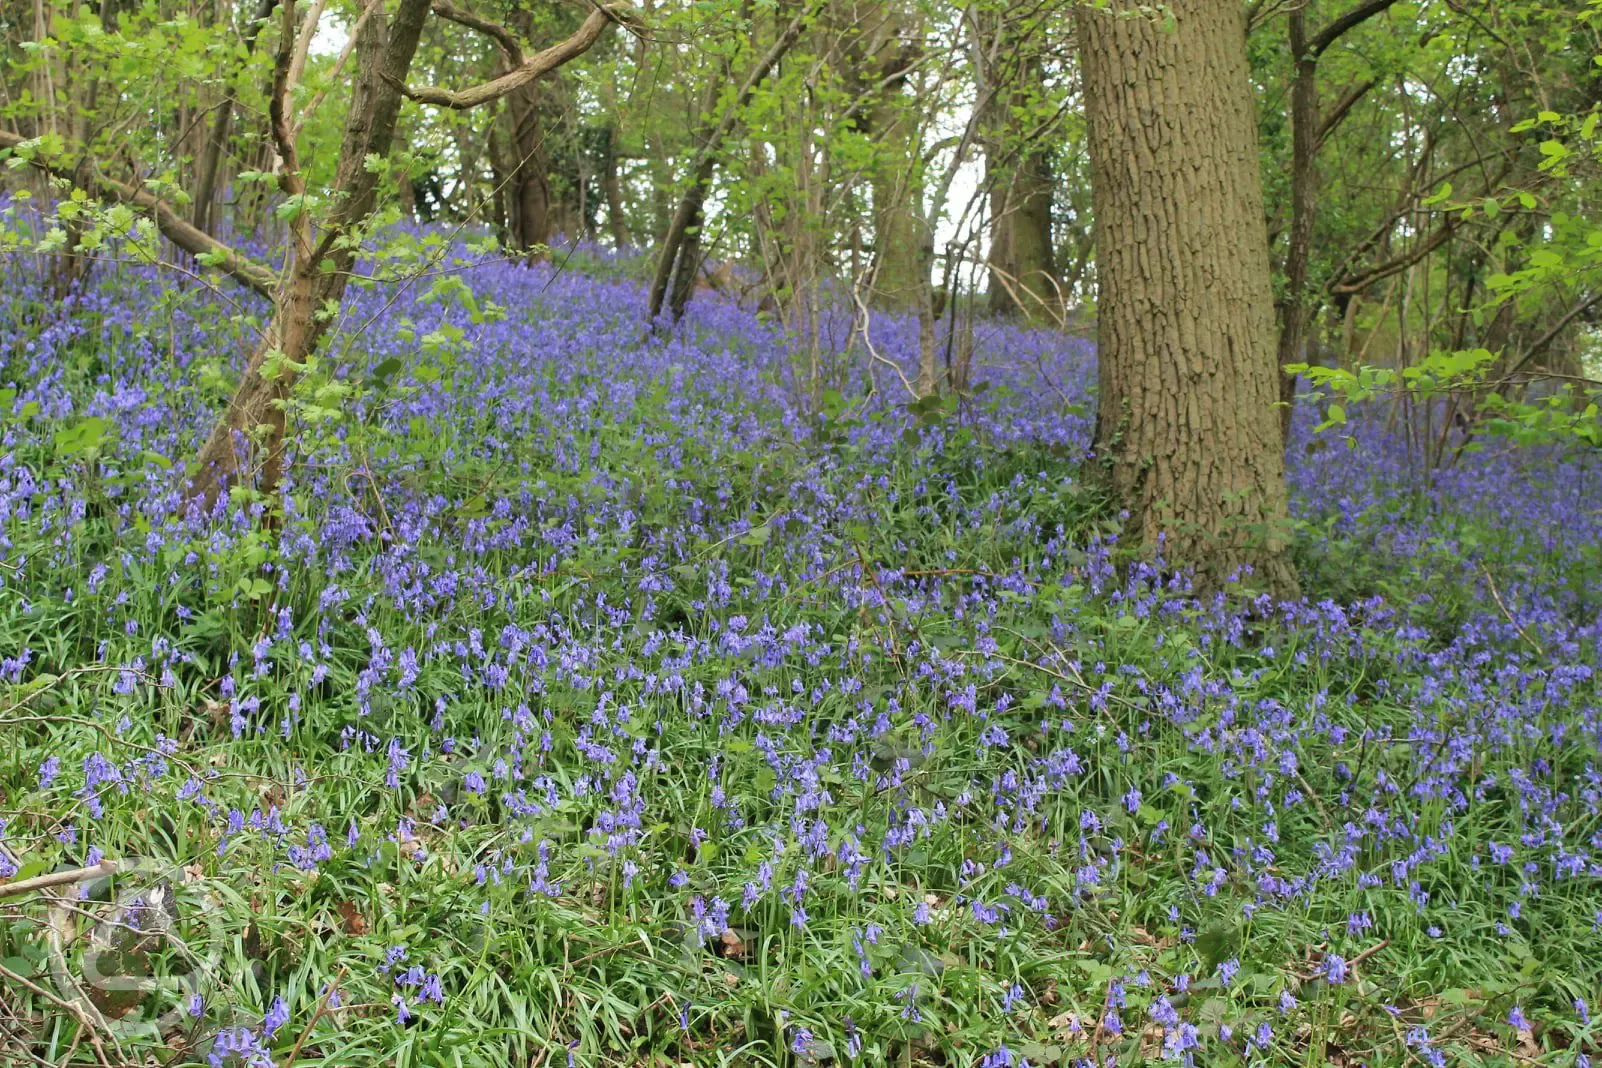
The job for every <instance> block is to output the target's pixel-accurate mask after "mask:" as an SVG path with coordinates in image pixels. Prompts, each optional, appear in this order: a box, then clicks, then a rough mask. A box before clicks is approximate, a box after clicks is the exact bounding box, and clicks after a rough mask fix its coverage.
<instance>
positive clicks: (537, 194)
mask: <svg viewBox="0 0 1602 1068" xmlns="http://www.w3.org/2000/svg"><path fill="white" fill-rule="evenodd" d="M506 111H507V115H508V116H509V117H510V119H511V127H512V137H511V146H512V158H511V160H510V161H509V162H510V164H511V167H512V180H511V184H510V188H509V189H508V190H507V192H508V198H509V200H510V201H511V204H512V210H511V212H510V215H511V223H512V247H513V248H514V249H515V250H516V251H517V252H519V253H521V254H522V255H523V256H525V257H531V256H534V255H536V254H537V253H538V252H539V250H541V249H542V248H544V247H546V246H548V245H549V244H550V243H551V187H550V183H549V179H548V178H547V176H546V171H547V160H546V157H545V132H544V129H543V127H542V124H541V122H540V90H539V86H538V85H537V84H536V83H534V82H528V83H526V84H524V85H520V86H518V87H517V88H516V89H513V90H512V91H511V92H510V93H509V94H507V97H506Z"/></svg>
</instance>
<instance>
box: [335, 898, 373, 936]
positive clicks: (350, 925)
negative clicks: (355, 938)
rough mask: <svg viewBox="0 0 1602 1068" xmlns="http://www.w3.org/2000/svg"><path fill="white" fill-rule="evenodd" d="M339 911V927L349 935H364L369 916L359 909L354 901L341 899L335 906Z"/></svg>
mask: <svg viewBox="0 0 1602 1068" xmlns="http://www.w3.org/2000/svg"><path fill="white" fill-rule="evenodd" d="M334 907H335V908H336V909H337V910H338V911H339V927H340V930H342V931H344V932H345V933H346V934H348V935H364V934H366V933H367V917H365V916H363V915H362V914H361V913H360V912H359V911H357V908H356V903H355V902H353V901H341V902H340V903H339V904H338V905H336V906H334Z"/></svg>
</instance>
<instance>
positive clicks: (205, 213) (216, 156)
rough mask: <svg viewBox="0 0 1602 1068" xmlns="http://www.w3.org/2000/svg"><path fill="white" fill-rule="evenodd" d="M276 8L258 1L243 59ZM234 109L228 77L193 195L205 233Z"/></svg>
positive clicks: (269, 0) (271, 2)
mask: <svg viewBox="0 0 1602 1068" xmlns="http://www.w3.org/2000/svg"><path fill="white" fill-rule="evenodd" d="M277 5H278V0H259V3H258V4H257V5H256V10H255V13H254V14H253V15H252V16H251V19H250V23H249V24H248V25H247V26H246V27H245V33H244V39H245V40H244V43H245V55H246V56H249V55H250V54H251V53H252V52H254V51H255V50H256V38H257V37H259V36H261V28H262V26H264V25H265V24H266V22H267V20H268V19H269V18H271V17H272V14H273V8H274V7H276V6H277ZM234 106H235V100H234V88H233V80H232V78H231V77H230V79H229V82H228V87H227V89H225V90H224V91H223V98H222V102H221V103H220V104H218V105H217V114H216V116H214V117H213V118H212V121H211V136H209V137H207V138H206V147H205V149H204V150H202V152H201V156H200V166H199V168H198V178H197V179H196V182H195V191H194V194H193V196H194V223H195V226H196V227H197V228H199V229H200V230H203V231H205V232H206V233H208V234H209V233H211V232H212V226H213V222H214V219H213V213H214V212H215V211H216V201H217V177H218V175H219V174H220V173H221V172H222V160H223V155H224V154H225V153H226V152H227V149H228V138H229V136H230V135H231V134H232V132H233V122H234Z"/></svg>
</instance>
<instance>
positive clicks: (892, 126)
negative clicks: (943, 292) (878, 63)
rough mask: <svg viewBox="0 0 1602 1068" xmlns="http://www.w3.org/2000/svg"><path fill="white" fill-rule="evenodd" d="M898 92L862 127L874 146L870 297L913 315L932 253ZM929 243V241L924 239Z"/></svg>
mask: <svg viewBox="0 0 1602 1068" xmlns="http://www.w3.org/2000/svg"><path fill="white" fill-rule="evenodd" d="M902 97H903V94H902V92H901V89H900V87H899V86H897V87H896V88H895V90H894V93H893V95H887V96H886V98H885V99H884V100H883V101H882V102H880V103H877V104H875V105H874V106H873V107H872V108H870V109H869V111H868V117H867V126H868V129H869V130H870V131H871V135H872V137H873V138H874V140H875V142H876V143H877V149H876V151H875V158H874V160H873V163H872V168H873V169H872V173H871V174H870V176H869V188H870V190H871V193H872V197H873V251H874V261H875V262H874V273H873V278H874V282H873V295H874V298H875V303H877V304H879V305H880V306H881V307H885V308H891V309H896V310H902V311H906V310H913V309H918V308H919V307H920V305H921V304H922V303H923V301H924V291H925V290H926V289H928V288H929V278H930V274H929V272H930V271H931V270H932V263H931V261H932V258H933V256H932V250H931V251H930V254H929V255H926V254H925V249H924V244H925V236H926V235H924V234H923V232H922V231H923V230H924V227H923V225H922V223H923V219H922V214H923V213H922V212H921V211H920V210H919V208H920V207H921V205H920V204H919V201H920V200H922V198H923V188H922V183H921V182H920V181H919V172H920V171H921V169H922V168H921V167H920V166H919V163H920V160H919V159H918V154H919V151H920V146H919V144H918V140H919V139H918V136H917V126H918V120H917V116H916V114H914V113H913V110H912V108H911V106H910V101H906V100H903V99H902ZM929 240H930V242H931V243H932V240H933V239H932V238H930V239H929Z"/></svg>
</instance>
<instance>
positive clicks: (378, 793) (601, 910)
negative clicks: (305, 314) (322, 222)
mask: <svg viewBox="0 0 1602 1068" xmlns="http://www.w3.org/2000/svg"><path fill="white" fill-rule="evenodd" d="M429 240H430V239H426V238H419V239H418V243H417V248H419V249H424V248H428V247H433V248H438V247H439V245H438V242H437V241H435V242H434V244H433V245H429ZM418 254H419V255H421V253H418ZM639 274H640V265H639V263H637V262H634V261H630V260H627V259H614V258H611V257H609V256H607V255H606V254H603V253H600V252H585V253H582V254H579V255H576V256H574V257H572V258H571V259H570V260H567V261H565V262H563V263H562V264H560V265H559V267H551V266H536V267H521V266H508V265H506V264H504V263H498V262H497V263H489V262H480V261H477V260H473V259H472V257H471V256H469V255H468V254H467V253H461V254H460V262H458V260H457V259H449V260H447V261H445V262H444V263H443V264H442V265H439V266H437V267H436V268H435V269H434V270H432V271H430V272H426V273H424V274H423V276H421V277H417V278H415V279H414V280H413V281H411V282H409V283H407V284H404V285H400V284H391V285H383V286H372V287H369V288H365V289H362V290H360V291H359V292H355V293H354V294H353V296H352V298H351V299H350V300H349V302H348V304H347V308H346V311H345V314H344V317H343V319H342V321H341V328H340V332H339V333H338V335H337V337H336V338H335V341H334V343H333V344H332V345H331V346H330V347H329V351H328V353H327V354H326V355H325V358H324V363H323V364H322V365H320V366H313V367H310V368H308V369H307V377H306V382H305V384H304V386H303V388H302V390H301V396H300V399H299V400H298V401H297V411H296V422H297V425H298V426H299V427H300V428H301V431H302V439H301V441H300V443H299V444H298V445H297V446H296V449H295V451H294V453H293V455H292V463H291V468H290V478H291V484H290V486H289V487H288V495H287V498H286V502H285V505H284V510H283V516H282V518H281V520H279V521H278V522H277V523H276V524H275V523H271V522H268V523H264V522H261V521H260V514H261V512H262V508H263V504H262V502H261V501H259V500H255V499H253V497H252V495H251V494H250V493H238V494H235V495H233V496H232V497H231V498H227V499H224V500H223V501H221V502H220V503H219V505H218V507H217V508H216V509H215V510H214V512H213V513H211V514H200V513H199V512H198V511H196V510H193V509H189V508H186V506H185V504H184V500H183V494H182V486H183V464H184V460H185V458H186V457H191V456H193V454H194V451H195V449H196V446H197V444H198V442H199V441H200V440H201V438H202V436H203V434H204V432H205V431H206V429H207V428H208V426H209V425H210V423H211V421H212V420H213V419H215V417H216V415H217V412H218V411H219V410H220V406H221V404H222V403H223V401H224V399H225V397H226V395H227V390H228V388H229V386H230V385H231V381H230V379H231V376H232V375H233V374H234V373H235V370H236V369H237V367H238V365H239V362H240V360H241V358H242V354H243V353H244V352H245V351H246V350H247V349H248V347H249V345H250V343H251V339H252V337H253V336H254V332H255V331H256V330H257V329H259V328H260V325H261V314H262V311H263V309H262V308H261V307H259V306H254V305H252V304H250V302H249V299H248V298H247V297H244V296H242V295H240V294H238V293H237V292H228V293H218V292H217V291H215V290H213V289H210V288H207V287H205V286H202V285H199V284H197V283H196V282H195V281H193V280H192V279H185V278H183V277H175V276H174V275H172V274H171V273H165V274H160V273H157V272H155V271H151V270H146V269H144V268H139V267H136V266H131V265H128V264H116V263H108V264H102V265H100V266H99V267H97V269H96V271H95V273H94V274H93V275H92V277H91V279H90V281H89V282H88V283H87V284H86V285H84V286H83V287H82V288H80V289H79V290H78V291H76V292H75V293H74V294H73V295H71V296H70V297H68V298H67V299H66V300H64V301H60V300H57V299H56V298H55V296H54V295H53V294H52V293H51V291H50V288H49V283H48V280H47V278H46V276H45V272H44V269H43V267H42V266H41V265H39V264H36V263H31V262H27V261H22V260H18V261H14V262H11V263H8V266H7V273H6V275H5V281H4V283H3V285H0V322H3V323H4V327H5V329H4V331H3V334H0V337H3V341H0V387H3V389H4V391H3V392H0V412H3V423H0V426H3V446H0V738H3V740H4V745H3V746H0V817H3V820H4V824H3V830H0V847H3V853H0V876H5V877H10V878H23V877H27V876H31V875H37V874H40V873H43V872H50V871H55V870H57V869H66V868H75V867H79V866H85V865H92V864H95V863H97V862H98V861H100V860H101V859H103V858H109V859H112V860H114V861H117V862H119V863H121V864H122V865H123V866H124V868H125V869H126V870H127V874H126V875H120V876H117V877H115V878H112V879H104V878H102V879H95V880H86V881H83V882H81V883H78V884H75V885H71V886H67V887H64V888H60V889H57V890H52V891H48V892H42V893H39V894H34V895H31V896H25V897H24V896H13V897H11V898H5V899H0V906H3V908H0V918H3V926H0V967H3V969H4V972H3V973H0V1022H3V1024H4V1026H0V1036H3V1038H0V1042H3V1043H4V1045H3V1046H0V1061H3V1062H4V1063H7V1064H23V1063H34V1061H33V1060H32V1058H39V1059H42V1060H44V1061H45V1062H48V1063H50V1064H57V1063H65V1062H70V1061H73V1060H74V1059H76V1060H77V1061H79V1062H82V1063H95V1062H96V1060H97V1059H99V1058H101V1057H102V1056H103V1057H104V1058H105V1060H106V1062H107V1063H119V1061H120V1062H122V1063H138V1064H147V1063H149V1064H158V1063H159V1064H207V1063H209V1064H212V1065H219V1066H229V1065H256V1066H274V1065H285V1064H289V1063H291V1061H293V1063H296V1064H307V1065H315V1064H321V1065H369V1064H372V1065H377V1064H397V1065H447V1064H449V1065H486V1066H490V1065H494V1066H502V1065H520V1066H521V1065H540V1066H560V1065H563V1064H571V1065H586V1066H587V1065H596V1066H600V1065H658V1064H660V1065H684V1064H690V1065H720V1064H721V1065H821V1064H837V1065H845V1064H861V1065H982V1066H985V1068H997V1066H1007V1065H1023V1064H1026V1063H1027V1064H1030V1065H1035V1066H1048V1065H1112V1064H1114V1063H1117V1064H1126V1065H1127V1064H1134V1063H1141V1062H1144V1061H1159V1060H1172V1061H1177V1062H1182V1063H1197V1064H1208V1065H1228V1064H1252V1063H1260V1064H1288V1063H1300V1064H1307V1065H1316V1064H1326V1063H1328V1064H1337V1065H1347V1064H1350V1065H1355V1064H1370V1065H1401V1064H1426V1065H1442V1064H1457V1063H1485V1064H1509V1065H1512V1064H1521V1065H1528V1064H1537V1063H1539V1064H1548V1065H1563V1066H1567V1065H1584V1064H1587V1063H1589V1061H1588V1059H1587V1058H1588V1055H1589V1057H1591V1058H1596V1057H1597V1056H1598V1055H1599V1051H1602V1023H1599V1022H1597V1021H1594V1020H1593V1017H1592V1015H1591V1013H1592V1010H1591V1008H1590V1006H1593V1005H1597V1006H1599V1011H1602V766H1599V764H1602V762H1599V758H1598V751H1599V747H1602V702H1599V698H1598V692H1597V677H1596V670H1597V666H1598V662H1599V659H1602V627H1599V625H1598V612H1599V608H1602V555H1599V554H1602V548H1599V546H1602V471H1599V470H1598V465H1597V464H1596V463H1593V462H1591V461H1590V460H1589V458H1587V457H1585V456H1581V455H1573V454H1565V453H1562V452H1558V451H1552V450H1545V451H1543V450H1532V449H1524V450H1520V449H1515V448H1512V447H1510V446H1506V445H1503V444H1500V443H1497V442H1494V441H1492V442H1488V443H1487V444H1486V447H1485V448H1484V449H1482V450H1481V451H1478V452H1472V453H1469V454H1466V455H1464V456H1462V457H1461V458H1460V459H1459V460H1458V461H1457V462H1456V463H1455V464H1453V465H1451V466H1450V467H1448V468H1447V469H1445V470H1442V471H1434V472H1429V471H1424V470H1423V469H1422V468H1421V466H1420V464H1419V463H1418V460H1417V453H1418V450H1416V449H1413V448H1411V447H1410V445H1409V442H1408V437H1407V435H1406V433H1405V432H1404V428H1402V427H1401V426H1400V425H1398V424H1397V423H1396V422H1395V421H1394V420H1390V419H1387V418H1386V417H1385V413H1383V412H1381V413H1376V416H1375V417H1374V418H1372V419H1368V420H1364V419H1362V418H1355V419H1354V422H1353V423H1352V424H1351V426H1352V429H1351V430H1350V431H1349V432H1348V431H1343V432H1342V434H1343V435H1344V434H1346V433H1349V434H1350V436H1349V437H1346V436H1337V437H1329V438H1327V439H1325V438H1322V437H1316V436H1313V435H1311V434H1310V433H1308V432H1306V431H1303V432H1300V433H1298V435H1297V439H1296V442H1295V444H1294V445H1293V448H1292V452H1291V456H1292V460H1291V467H1292V470H1291V480H1292V485H1293V494H1294V505H1293V507H1294V511H1295V515H1296V523H1297V532H1296V539H1297V554H1298V563H1299V564H1300V566H1301V570H1302V575H1303V580H1304V585H1305V590H1306V596H1305V598H1304V599H1303V600H1301V601H1299V602H1297V603H1279V604H1276V603H1271V602H1269V601H1268V600H1266V599H1262V598H1254V597H1252V596H1250V595H1249V594H1246V593H1244V592H1242V591H1234V592H1232V593H1228V594H1218V595H1208V596H1198V595H1196V594H1194V593H1193V592H1192V591H1191V589H1190V587H1189V585H1188V583H1187V581H1186V580H1185V578H1184V577H1183V576H1182V575H1181V576H1175V575H1174V574H1173V573H1172V572H1170V571H1167V570H1158V569H1154V568H1149V567H1142V566H1135V567H1133V568H1132V569H1131V568H1125V567H1122V566H1120V562H1119V558H1118V556H1117V553H1116V546H1115V544H1114V535H1113V532H1114V531H1115V530H1116V529H1117V526H1118V524H1117V517H1116V516H1110V515H1108V514H1107V511H1106V508H1105V507H1104V504H1103V502H1102V501H1101V500H1100V499H1099V497H1098V495H1097V493H1096V491H1095V490H1094V488H1093V481H1087V480H1086V479H1085V477H1084V475H1085V472H1084V470H1083V468H1082V465H1083V461H1084V452H1085V449H1086V446H1087V443H1088V439H1089V433H1090V418H1091V415H1090V413H1091V410H1092V408H1093V400H1092V399H1091V397H1090V395H1089V390H1090V387H1091V385H1092V383H1093V381H1094V378H1095V375H1094V352H1093V349H1092V348H1091V346H1090V345H1088V344H1087V343H1086V342H1084V341H1082V340H1078V339H1073V338H1067V337H1064V336H1061V335H1058V334H1052V333H1047V332H1033V331H1027V330H1022V329H1018V328H1014V327H1010V326H1003V325H999V324H984V323H981V324H980V325H979V327H978V329H977V335H976V343H975V345H976V348H975V364H976V368H977V369H976V371H975V376H976V378H977V379H979V380H980V382H981V383H982V385H983V386H984V387H985V388H984V389H983V391H982V392H976V393H975V395H974V396H973V397H972V398H970V399H968V400H966V401H964V402H963V403H961V404H960V405H956V406H951V405H945V406H941V405H926V406H923V407H921V408H918V409H909V407H908V406H907V405H906V404H905V393H904V391H903V390H902V389H901V386H900V384H899V383H898V382H896V380H895V376H894V375H893V374H888V373H886V369H885V367H884V366H883V363H882V362H880V361H879V360H870V359H868V358H866V357H864V356H862V355H860V353H859V354H857V355H849V356H847V355H835V356H831V357H829V358H828V359H827V360H826V361H825V366H824V372H825V373H824V375H823V378H824V379H825V382H824V384H825V385H826V386H830V387H831V388H826V389H819V390H815V391H812V393H811V399H810V400H809V401H808V402H807V403H800V402H799V401H798V399H797V398H798V397H799V396H801V395H803V394H806V393H807V392H808V391H807V390H804V389H801V388H799V387H798V384H799V383H803V382H807V381H810V380H811V375H812V371H811V370H810V368H803V367H802V366H801V364H802V362H803V357H802V355H801V352H800V347H799V346H794V345H789V344H787V343H786V339H785V338H784V337H783V336H782V335H781V334H780V333H779V332H778V330H777V329H776V328H775V327H774V326H773V325H771V324H769V323H766V322H764V321H762V320H761V319H759V317H758V316H756V315H755V314H754V313H752V312H750V311H747V310H744V309H742V308H741V307H739V306H738V305H737V304H736V303H734V302H732V301H727V300H724V299H721V298H717V297H710V296H703V297H700V298H698V299H697V300H696V301H695V302H694V303H693V304H692V306H691V308H690V313H689V316H688V318H687V319H686V321H685V322H684V323H683V324H682V325H681V326H680V327H679V328H677V329H675V330H667V331H662V332H659V333H656V334H652V333H649V332H647V331H646V330H645V329H644V328H643V323H642V312H641V308H642V304H643V293H642V288H641V286H640V284H639V283H638V281H637V278H638V276H639ZM831 330H832V331H833V333H831V332H830V331H831ZM873 336H874V341H875V346H874V347H875V350H876V351H877V353H878V355H879V357H881V358H882V359H883V360H891V361H895V360H899V361H902V362H903V364H907V363H910V361H911V360H912V358H913V353H914V351H915V348H916V331H915V329H913V327H912V325H911V324H907V323H901V322H899V321H897V320H894V319H893V318H884V319H881V320H879V321H876V322H875V324H874V328H873ZM848 340H849V338H848V331H847V329H846V323H845V321H844V320H841V321H840V322H839V323H836V324H833V325H831V324H829V323H827V322H826V323H825V324H824V331H823V336H822V338H821V340H820V344H819V346H817V348H816V349H814V348H812V347H811V346H808V347H807V351H809V352H812V351H824V352H829V351H831V347H832V350H833V351H836V352H838V351H840V350H843V349H845V348H846V343H847V341H848ZM855 349H860V346H855V347H854V349H853V351H855ZM868 387H872V389H871V391H870V390H869V388H868ZM1313 415H1314V413H1312V412H1310V411H1309V412H1302V413H1299V418H1301V417H1303V416H1305V417H1306V418H1305V423H1304V425H1305V426H1310V425H1311V422H1312V417H1313ZM86 1021H87V1023H91V1024H93V1025H94V1026H93V1027H88V1026H86V1023H85V1022H86ZM91 1037H92V1038H93V1040H94V1041H93V1042H92V1041H91ZM95 1042H98V1046H96V1045H94V1043H95Z"/></svg>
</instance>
